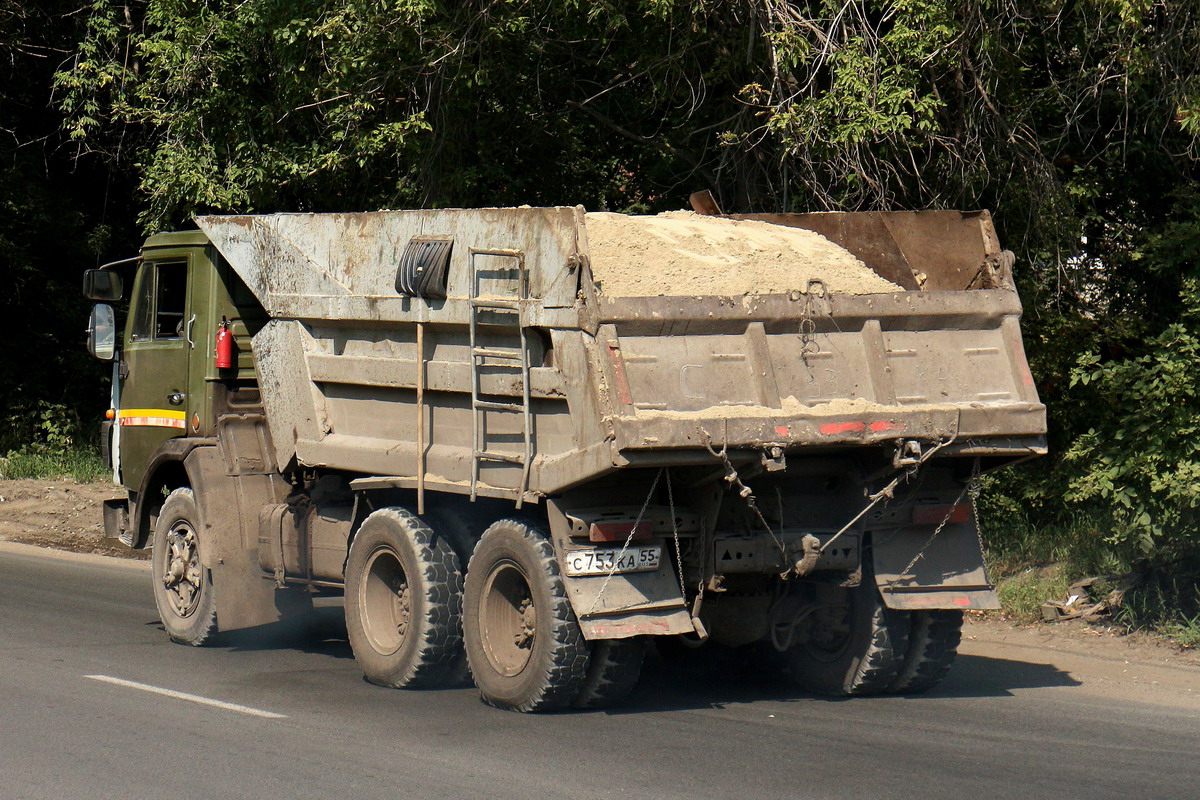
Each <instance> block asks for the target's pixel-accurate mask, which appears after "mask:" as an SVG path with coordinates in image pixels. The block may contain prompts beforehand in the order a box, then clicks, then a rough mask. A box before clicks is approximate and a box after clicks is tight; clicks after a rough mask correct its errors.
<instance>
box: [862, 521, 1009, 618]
mask: <svg viewBox="0 0 1200 800" xmlns="http://www.w3.org/2000/svg"><path fill="white" fill-rule="evenodd" d="M932 533H933V530H932V529H931V528H929V527H928V526H919V527H918V526H913V527H908V528H900V529H897V530H890V531H875V532H873V533H872V552H873V553H874V563H875V581H876V583H877V584H878V585H879V592H880V594H882V595H883V601H884V603H885V604H886V605H887V607H888V608H897V609H906V610H913V611H916V610H920V609H939V608H958V609H996V608H999V607H1000V599H999V598H998V597H997V596H996V591H995V587H994V586H993V585H992V584H991V583H990V582H989V581H988V577H987V572H986V570H985V569H984V562H983V549H982V548H981V547H980V543H979V537H978V536H977V535H976V532H975V526H974V522H973V521H969V522H964V523H961V524H950V525H947V526H946V527H945V528H944V529H943V530H942V531H941V533H939V534H938V535H937V536H933V538H932V539H931V538H930V536H931V535H932Z"/></svg>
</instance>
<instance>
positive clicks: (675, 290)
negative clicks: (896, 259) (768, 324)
mask: <svg viewBox="0 0 1200 800" xmlns="http://www.w3.org/2000/svg"><path fill="white" fill-rule="evenodd" d="M587 235H588V248H589V250H590V252H591V263H592V275H593V277H594V278H595V280H596V283H597V284H598V286H599V287H600V292H601V293H602V294H604V295H607V296H609V297H657V296H661V295H725V296H736V295H745V294H785V293H787V292H791V291H797V290H798V291H804V290H805V289H806V288H807V287H808V283H809V281H812V280H819V281H822V282H823V283H824V284H825V287H826V290H827V291H829V292H831V293H832V292H836V293H841V294H879V293H885V292H899V291H903V289H902V288H901V287H900V286H897V285H896V284H894V283H892V282H891V281H888V280H886V279H884V278H881V277H880V276H879V275H878V274H876V273H875V272H874V271H873V270H872V269H871V268H870V267H868V266H866V265H865V264H863V262H861V261H859V260H858V259H857V258H856V257H855V256H853V255H852V254H851V253H850V252H849V251H847V250H846V249H844V248H842V247H840V246H838V245H836V244H834V243H833V242H831V241H829V240H828V239H826V238H825V237H824V236H822V235H821V234H819V233H814V232H813V231H809V230H804V229H803V228H790V227H785V226H783V225H773V224H771V223H769V222H759V221H757V220H733V219H726V218H723V217H710V216H704V215H701V214H696V213H694V212H691V211H668V212H666V213H663V214H659V215H657V216H629V215H626V214H610V213H600V212H592V213H589V214H588V215H587Z"/></svg>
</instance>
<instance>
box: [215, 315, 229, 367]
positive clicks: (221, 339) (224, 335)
mask: <svg viewBox="0 0 1200 800" xmlns="http://www.w3.org/2000/svg"><path fill="white" fill-rule="evenodd" d="M215 363H216V367H217V369H232V368H233V334H232V333H230V332H229V322H228V320H226V319H225V318H224V317H221V325H220V327H218V328H217V358H216V362H215Z"/></svg>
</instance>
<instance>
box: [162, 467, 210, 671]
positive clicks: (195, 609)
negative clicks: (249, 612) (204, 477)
mask: <svg viewBox="0 0 1200 800" xmlns="http://www.w3.org/2000/svg"><path fill="white" fill-rule="evenodd" d="M201 529H202V526H201V524H200V513H199V511H198V510H197V509H196V497H195V495H193V494H192V490H191V489H188V488H183V489H176V490H175V491H173V492H171V493H170V494H169V495H167V499H166V501H165V502H163V505H162V509H160V510H159V512H158V522H157V524H155V526H154V545H153V553H152V557H151V568H152V570H153V575H154V603H155V605H157V606H158V615H159V617H160V618H161V619H162V623H163V627H164V628H165V629H166V631H167V634H168V635H169V636H170V637H171V639H172V640H173V641H176V642H179V643H180V644H189V645H192V646H194V647H199V646H200V645H203V644H206V643H208V642H210V641H211V640H212V638H213V636H214V635H215V634H216V632H217V606H216V596H215V592H214V588H213V582H212V573H211V572H210V571H209V570H208V568H206V567H205V566H204V564H203V563H202V562H201V560H200V544H201V543H200V531H201Z"/></svg>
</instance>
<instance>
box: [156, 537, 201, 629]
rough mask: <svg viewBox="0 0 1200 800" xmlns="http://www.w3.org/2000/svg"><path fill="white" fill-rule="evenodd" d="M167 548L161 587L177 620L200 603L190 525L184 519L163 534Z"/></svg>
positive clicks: (193, 540)
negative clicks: (165, 535)
mask: <svg viewBox="0 0 1200 800" xmlns="http://www.w3.org/2000/svg"><path fill="white" fill-rule="evenodd" d="M167 549H168V553H167V563H166V571H165V572H164V574H163V577H162V582H163V587H164V588H165V589H166V590H167V591H166V595H167V600H168V601H169V602H170V604H171V610H172V611H174V612H175V614H176V615H177V616H179V617H186V616H188V615H189V614H191V613H192V612H193V611H195V610H196V606H197V605H198V604H199V602H200V580H201V571H200V569H201V568H200V558H199V553H198V552H197V550H196V532H195V531H193V530H192V526H191V525H189V524H188V523H187V522H186V521H184V520H179V521H178V522H176V523H175V524H174V525H172V526H171V530H170V532H168V533H167Z"/></svg>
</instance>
